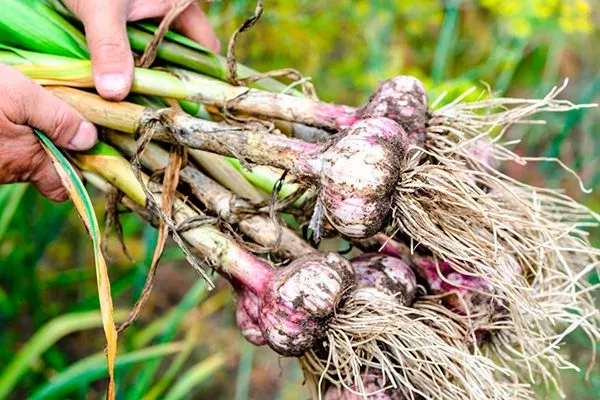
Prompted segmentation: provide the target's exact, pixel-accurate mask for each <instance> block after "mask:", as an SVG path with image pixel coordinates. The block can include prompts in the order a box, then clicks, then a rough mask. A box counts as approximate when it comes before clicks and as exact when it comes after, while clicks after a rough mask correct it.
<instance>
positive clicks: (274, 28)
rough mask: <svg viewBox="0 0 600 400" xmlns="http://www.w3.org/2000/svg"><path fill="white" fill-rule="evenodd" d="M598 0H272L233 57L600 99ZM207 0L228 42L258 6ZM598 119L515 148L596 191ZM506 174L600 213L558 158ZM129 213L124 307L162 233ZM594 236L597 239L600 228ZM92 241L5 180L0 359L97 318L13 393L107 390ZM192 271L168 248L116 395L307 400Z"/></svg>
mask: <svg viewBox="0 0 600 400" xmlns="http://www.w3.org/2000/svg"><path fill="white" fill-rule="evenodd" d="M592 6H593V3H592V2H591V0H589V1H586V0H531V1H518V0H503V1H499V0H480V1H475V0H469V1H467V0H463V1H459V0H454V1H445V2H442V1H438V0H420V1H417V0H410V1H409V0H379V1H376V2H372V1H366V0H358V1H356V0H353V1H350V0H340V1H335V2H315V1H309V0H297V1H292V0H273V1H269V2H267V4H266V10H265V14H264V16H263V17H262V19H261V20H260V21H259V22H258V24H257V25H256V26H255V27H253V28H252V29H251V30H250V31H248V32H246V33H244V34H242V35H241V37H240V42H239V43H238V46H237V55H238V58H239V59H240V60H242V61H243V62H244V63H245V64H246V65H249V66H251V67H253V68H255V69H257V70H261V71H267V70H273V69H277V68H283V67H294V68H296V69H298V70H299V71H301V72H302V73H303V74H304V75H305V76H310V77H312V79H313V82H314V83H315V85H316V87H317V89H318V92H319V94H320V96H321V97H322V98H323V99H325V100H329V101H336V102H341V103H347V104H359V103H360V102H361V101H362V100H364V99H365V98H366V97H367V96H368V95H369V93H370V92H371V91H372V90H373V89H374V87H375V86H376V84H377V80H379V79H383V78H386V77H390V76H393V75H397V74H412V75H415V76H417V77H419V78H421V79H422V80H423V81H424V82H425V83H426V85H427V87H428V89H429V90H430V93H431V99H430V100H431V101H433V100H435V98H436V97H437V96H438V95H440V94H441V93H443V92H448V94H447V96H446V98H445V99H444V101H449V100H451V99H452V98H454V97H456V96H457V95H459V94H461V93H462V92H464V91H465V90H466V89H468V88H469V87H471V86H473V85H477V86H479V87H480V88H482V89H483V88H485V84H484V83H482V82H485V83H487V84H489V85H490V87H491V89H492V90H494V91H499V92H505V93H507V94H509V95H511V94H514V95H519V96H522V97H532V96H541V95H543V94H544V93H545V92H547V91H548V89H549V88H551V87H552V86H553V85H555V84H557V83H560V82H561V81H562V79H563V78H564V77H567V76H568V77H570V78H571V84H570V86H569V88H568V90H567V92H566V94H565V96H566V97H568V98H570V99H572V100H573V101H575V102H600V74H599V73H598V71H600V57H598V54H597V50H596V51H594V49H597V48H600V29H599V26H600V23H599V22H598V19H599V18H600V10H599V9H596V10H594V9H593V8H592ZM207 8H208V13H209V15H210V17H211V19H212V20H213V22H214V24H215V26H216V29H217V31H218V32H219V35H220V37H221V38H222V39H223V41H224V42H225V41H226V40H227V38H229V36H230V35H231V33H232V32H233V31H234V30H235V29H236V28H237V27H238V26H239V24H240V23H241V22H242V20H243V19H244V18H245V17H246V16H247V15H249V14H250V13H251V12H252V10H253V8H254V2H253V1H250V0H234V1H220V2H211V3H210V4H209V5H208V6H207ZM40 23H41V22H40ZM48 29H52V27H48ZM80 39H81V38H78V37H77V35H75V34H74V36H72V38H71V39H70V40H72V41H73V49H75V50H72V52H70V53H65V55H71V54H72V55H75V56H85V51H84V50H81V49H82V48H84V47H81V46H79V44H80ZM48 45H53V44H48ZM224 47H226V46H224ZM77 49H79V50H77ZM61 51H62V50H61ZM473 95H474V96H476V95H477V94H476V93H475V94H473ZM599 114H600V113H598V112H597V111H592V112H583V113H582V112H579V111H573V112H571V113H568V114H567V115H562V116H553V117H552V118H551V119H549V121H548V124H547V125H545V126H541V127H535V128H531V129H527V130H523V129H521V130H514V131H512V132H510V135H511V136H512V137H513V138H514V137H523V138H524V140H523V141H522V142H521V143H520V144H519V145H518V147H517V149H518V150H519V151H521V152H523V153H527V154H532V155H537V156H546V157H555V156H559V157H561V158H562V159H563V160H565V162H566V163H567V164H569V165H570V166H572V167H574V168H575V169H576V170H577V171H578V172H579V173H580V174H581V176H582V177H583V179H584V182H586V183H587V186H588V187H592V188H598V187H600V170H599V169H598V168H597V165H600V130H599V128H598V127H599V126H600V115H599ZM508 170H509V172H510V173H512V174H515V175H520V176H521V179H524V180H526V181H529V182H532V183H538V184H545V185H549V186H554V187H556V186H561V187H563V188H564V189H565V190H566V191H568V192H569V193H570V194H572V195H574V196H576V197H578V198H579V199H580V200H582V201H584V202H585V203H586V204H588V205H589V206H590V207H592V208H593V209H595V210H596V211H600V197H599V194H598V192H596V193H594V194H592V195H588V196H580V195H579V192H578V190H577V184H576V183H575V182H573V180H572V179H571V178H570V177H569V176H568V174H565V173H564V172H563V171H562V170H561V169H560V168H558V167H557V166H556V165H554V164H551V163H540V164H539V165H536V164H532V165H530V166H528V167H527V168H523V167H520V166H513V167H510V168H509V169H508ZM95 200H96V201H95V204H97V205H98V207H97V210H96V212H97V214H98V215H101V212H102V211H103V210H102V206H101V204H102V203H103V201H102V199H101V198H100V196H98V195H96V196H95ZM122 220H123V227H124V233H125V238H126V242H127V244H128V247H129V250H130V252H131V253H132V255H133V258H134V259H135V260H136V261H134V262H131V261H129V260H128V259H127V258H126V257H125V256H124V255H122V253H121V252H120V251H119V245H118V243H117V241H116V240H115V239H112V240H111V241H110V243H109V245H110V246H109V248H110V250H111V251H110V254H111V255H112V258H113V259H112V262H110V267H109V274H110V277H111V283H112V295H113V299H114V300H115V304H116V307H118V308H120V309H123V308H126V307H130V306H131V305H132V304H133V302H134V301H135V299H136V298H137V297H138V295H139V292H140V290H141V288H142V286H143V283H144V278H145V274H146V272H147V266H148V265H149V261H150V259H151V257H152V250H153V247H154V243H155V240H156V232H155V230H154V229H152V228H149V227H147V226H146V225H145V224H144V223H143V222H142V221H141V220H140V219H139V218H137V217H135V216H133V215H128V214H125V215H123V218H122ZM593 235H595V239H594V240H595V243H596V245H600V235H599V234H598V232H597V230H596V232H593ZM87 240H88V239H86V237H85V236H84V235H82V232H81V226H80V221H79V219H78V217H77V216H76V213H75V212H74V210H73V207H72V206H71V205H69V204H59V205H57V204H53V203H51V202H49V201H47V200H44V199H42V198H41V197H40V196H39V195H38V194H37V193H36V192H35V191H34V190H33V189H32V188H29V187H28V186H25V185H22V184H19V185H3V186H0V365H1V366H8V365H11V364H10V363H11V362H13V363H14V362H15V360H17V361H19V359H18V357H19V354H22V353H19V351H23V349H25V350H26V349H28V348H32V346H34V345H35V344H36V343H38V342H39V340H40V339H39V338H40V337H41V335H44V336H45V332H47V331H48V327H49V326H56V325H57V324H59V323H60V322H61V321H62V322H65V321H68V320H69V318H72V317H73V316H74V315H75V316H76V315H79V314H76V313H84V314H82V315H92V314H86V313H94V314H93V315H94V318H95V319H94V321H95V322H94V323H92V322H87V323H85V321H87V320H86V319H85V318H83V317H82V318H81V319H80V320H79V323H75V328H77V329H71V330H69V331H68V332H67V331H64V334H65V335H58V334H55V335H54V336H53V337H52V338H50V337H49V336H48V337H47V338H48V340H50V339H53V340H52V341H51V342H48V343H47V346H46V345H44V346H41V347H40V346H38V347H37V348H38V349H39V351H37V352H36V353H35V354H33V353H32V357H28V358H27V360H24V361H22V362H20V361H19V362H20V363H21V364H20V365H19V367H18V369H19V371H22V372H20V377H19V379H18V380H16V381H15V386H14V389H13V392H12V394H11V395H10V397H11V398H15V399H17V398H24V397H27V396H32V395H34V394H37V395H43V394H45V393H56V394H55V395H54V397H51V398H65V397H66V396H67V395H68V397H69V398H74V399H75V398H90V399H94V398H101V397H102V396H103V394H104V391H105V389H106V381H105V379H104V378H105V377H106V370H103V369H102V368H101V366H100V365H99V364H98V361H97V360H99V359H100V358H99V355H98V354H97V353H98V352H101V351H102V348H103V346H104V342H103V334H102V331H101V330H100V329H99V328H97V327H99V326H100V325H99V319H98V318H99V317H98V312H97V310H98V300H97V291H96V283H95V279H96V277H95V272H94V269H93V267H92V265H93V260H94V259H93V252H92V249H91V248H90V247H89V245H88V244H87ZM596 279H597V278H596ZM196 281H197V276H196V275H195V273H194V272H193V271H191V269H190V268H188V267H187V266H186V263H185V261H183V256H182V254H181V253H180V251H179V250H178V249H176V248H171V249H169V250H168V251H167V253H165V255H164V257H163V261H162V267H161V269H160V270H159V275H158V278H157V284H156V287H155V289H154V292H153V295H152V296H151V299H150V301H149V303H148V304H147V305H146V307H145V309H144V311H143V313H142V316H141V319H140V321H139V322H138V323H136V324H135V325H134V326H132V327H131V328H130V329H129V330H127V331H126V332H125V333H124V334H122V335H121V338H120V344H119V345H120V348H119V354H120V357H118V358H117V364H116V371H115V372H116V377H117V392H118V396H119V397H120V398H126V399H130V398H131V399H136V398H140V394H141V393H145V394H146V396H147V397H148V398H163V397H164V396H166V395H172V396H173V397H174V398H182V397H185V396H186V395H187V396H188V397H192V396H194V395H196V397H197V396H198V393H200V391H202V398H209V397H210V396H212V397H214V398H223V399H229V398H234V397H235V398H236V399H244V398H257V399H259V398H260V399H269V398H273V399H275V398H278V399H296V398H305V397H307V396H306V393H305V392H304V391H303V389H302V388H301V381H302V378H301V374H300V372H299V370H298V368H297V366H294V364H293V363H291V362H288V361H283V362H282V363H281V365H282V367H281V369H280V367H279V365H278V362H277V358H276V357H275V356H274V355H273V354H272V353H271V352H269V351H268V350H266V349H257V350H255V351H254V350H249V346H247V345H245V344H244V342H243V339H242V338H241V337H240V335H239V333H238V332H237V330H236V329H235V328H234V326H233V318H232V317H233V316H232V311H231V307H230V304H231V301H230V300H231V294H230V293H229V291H228V290H227V289H221V286H218V288H217V290H215V291H214V292H211V293H208V292H207V291H206V289H205V287H204V285H203V284H202V283H201V282H200V281H197V282H200V283H194V282H196ZM217 282H218V281H217ZM88 318H90V317H88ZM57 321H58V322H57ZM59 325H60V324H59ZM55 329H56V328H55ZM69 332H70V333H69ZM67 333H68V334H67ZM588 346H589V345H588V344H587V342H586V341H585V340H583V338H582V336H581V337H580V336H576V337H575V338H574V339H573V340H571V342H570V344H569V346H568V349H567V351H569V352H571V353H572V355H573V356H574V358H575V359H576V360H578V361H579V363H580V364H584V363H585V361H586V360H589V357H590V353H591V351H590V349H589V347H588ZM2 373H3V372H0V380H1V374H2ZM234 377H236V378H234ZM208 378H209V379H208ZM564 379H565V381H566V385H565V386H566V387H567V388H568V390H569V393H568V397H569V398H578V399H586V398H589V399H592V398H597V397H598V396H599V394H600V371H598V368H596V369H595V370H593V371H592V375H591V380H590V382H589V384H583V383H582V381H583V372H580V373H576V372H566V373H565V375H564ZM51 390H52V391H54V390H56V392H51Z"/></svg>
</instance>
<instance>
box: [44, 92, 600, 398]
mask: <svg viewBox="0 0 600 400" xmlns="http://www.w3.org/2000/svg"><path fill="white" fill-rule="evenodd" d="M50 90H52V91H53V93H55V94H56V95H57V96H59V97H61V98H62V99H64V100H65V101H67V102H69V103H70V104H72V105H73V106H75V107H76V108H78V109H79V111H80V112H82V114H83V115H85V116H86V117H87V118H89V119H90V120H91V121H93V122H94V123H96V124H98V125H102V126H107V127H110V128H114V129H118V130H121V131H124V132H128V133H139V132H144V131H146V130H151V134H152V137H153V138H154V139H157V140H159V141H165V142H169V143H176V144H180V145H185V146H186V147H189V148H196V149H201V150H205V151H212V152H215V153H218V154H223V155H227V156H232V157H238V158H240V159H242V160H244V161H245V162H248V161H250V162H253V163H257V164H260V165H270V166H273V167H277V168H281V169H284V170H287V171H289V172H291V174H292V175H293V176H294V177H295V179H296V181H297V182H298V183H300V184H302V185H305V186H312V187H314V188H315V190H316V192H317V204H316V207H315V211H314V213H313V215H312V220H311V227H313V228H314V229H315V230H316V231H319V230H320V229H323V228H322V226H323V222H324V221H325V222H326V223H328V224H329V225H330V226H331V227H333V229H335V231H337V232H338V233H339V234H341V235H343V236H345V237H348V238H357V239H360V238H367V237H370V236H373V235H374V234H376V233H377V232H380V231H382V230H384V229H385V227H386V226H390V227H391V229H393V230H396V231H400V232H401V233H402V235H404V236H408V237H409V238H410V240H411V241H416V242H420V243H421V245H422V248H424V249H427V252H428V253H430V254H429V255H430V257H431V259H432V260H433V261H432V263H433V265H437V267H436V270H435V272H436V273H437V274H438V275H439V276H440V277H442V278H441V279H442V280H443V277H444V273H442V271H441V269H440V267H439V265H440V263H439V262H438V261H436V260H441V262H442V263H443V264H442V265H443V269H445V270H450V271H453V273H454V274H455V275H456V274H458V275H459V276H463V277H464V281H466V282H475V284H473V285H471V286H469V285H464V284H460V283H459V284H458V285H456V286H458V287H459V288H460V287H462V288H464V287H467V288H469V290H471V291H475V292H477V293H478V295H477V296H470V297H469V296H467V298H471V297H472V298H474V299H478V301H479V302H481V298H482V295H481V292H484V293H483V298H486V297H487V298H489V299H490V300H489V301H487V302H486V301H483V303H487V306H486V307H483V309H485V311H481V310H473V308H474V307H471V306H469V305H466V306H464V307H463V308H462V309H461V308H460V307H458V308H457V307H455V306H454V307H453V306H451V307H449V309H450V310H451V312H452V313H453V318H451V319H450V320H456V316H458V317H459V318H458V319H459V320H461V321H462V322H461V324H462V326H461V328H460V329H459V331H461V332H465V331H466V332H468V334H467V335H464V334H463V338H465V337H468V339H464V340H463V342H462V343H464V345H465V346H467V347H466V349H468V348H469V346H470V347H473V346H475V347H476V348H477V349H479V346H480V345H481V349H482V350H481V351H483V352H485V353H486V354H487V355H488V356H489V357H488V358H487V359H494V360H500V363H499V364H495V365H515V366H514V367H513V368H514V370H519V369H522V371H520V375H521V376H525V377H527V378H526V381H528V382H530V383H532V382H540V381H541V382H543V383H545V384H548V385H549V384H552V385H554V386H557V387H558V386H559V384H558V382H557V381H556V375H557V372H558V370H559V369H562V368H573V367H574V366H573V365H572V364H571V363H570V362H568V360H566V359H565V358H564V357H562V356H561V355H560V354H559V353H558V352H557V351H555V346H556V343H558V342H560V341H561V340H562V339H563V338H564V336H565V335H566V334H567V333H569V332H571V331H572V330H573V329H575V327H577V326H581V327H583V328H584V329H585V331H586V332H587V333H588V335H589V336H590V338H591V339H592V341H593V342H594V341H595V340H596V339H597V338H598V329H597V319H598V317H597V314H596V310H595V309H594V306H593V300H592V299H591V296H590V292H591V290H592V289H593V288H590V287H588V285H586V281H585V279H582V278H583V277H584V276H585V275H586V273H587V272H590V270H591V269H593V268H594V267H595V266H596V265H597V256H598V250H596V249H594V248H592V247H591V246H589V244H588V243H587V242H586V239H585V236H584V235H583V232H582V231H581V230H580V228H579V226H578V225H581V226H584V225H585V223H586V222H585V221H584V222H581V221H580V219H581V218H582V217H584V216H585V214H586V213H588V215H589V216H591V217H594V215H593V214H592V213H591V212H589V211H588V210H586V209H585V208H584V207H583V206H580V205H578V204H577V203H575V202H574V201H573V200H571V199H569V198H567V197H566V196H564V195H562V194H559V193H555V192H552V191H550V190H542V189H540V190H539V193H538V190H537V189H533V188H529V187H527V186H525V185H523V184H520V183H518V182H514V181H511V180H510V179H509V178H507V177H504V176H503V175H501V174H500V173H490V172H486V169H489V170H492V168H493V166H492V164H493V162H494V159H493V158H491V156H490V154H491V155H492V156H493V154H494V147H495V146H496V145H495V144H493V142H490V141H488V140H484V141H481V142H478V143H477V146H479V148H475V147H474V148H471V149H470V150H471V152H470V153H465V154H464V155H463V153H459V152H458V151H457V152H456V154H454V155H453V158H452V159H449V160H446V159H441V158H435V157H433V156H432V154H433V152H427V151H425V150H423V149H422V148H421V147H415V146H412V147H411V136H410V135H407V134H406V133H405V131H404V129H403V128H402V127H401V126H400V125H399V124H397V123H395V122H394V120H391V119H389V118H386V117H380V116H377V117H371V118H364V119H362V120H360V121H358V122H356V123H355V124H353V125H351V126H349V127H348V128H346V129H344V130H342V131H340V132H338V133H337V134H335V135H334V136H332V138H331V139H330V140H329V141H327V142H325V143H316V144H313V143H308V142H304V141H301V140H298V139H293V138H287V137H285V136H282V135H273V134H270V133H269V132H268V131H266V130H264V131H263V130H261V129H257V128H253V129H252V130H250V129H244V128H243V127H237V126H230V125H227V124H224V123H220V124H218V123H214V122H210V121H203V120H198V119H195V118H193V117H190V116H187V115H185V114H183V113H181V112H178V111H176V110H173V109H163V110H154V109H150V108H145V107H142V106H138V105H134V104H130V103H120V104H113V103H108V102H105V101H104V100H102V99H100V98H99V97H97V96H96V95H93V94H89V93H83V92H80V91H77V90H75V89H66V88H52V89H50ZM109 109H110V110H111V111H110V112H107V110H109ZM107 116H108V118H107ZM490 118H491V117H490ZM413 138H414V136H413ZM482 146H488V148H485V147H484V148H483V151H482V150H481V147H482ZM490 147H491V148H490ZM475 150H476V151H475ZM461 151H463V150H461ZM482 154H483V156H482ZM424 155H425V156H424ZM490 158H491V159H490ZM458 160H460V161H462V162H461V163H459V162H458ZM435 184H437V186H435ZM451 189H455V191H454V192H453V191H452V190H451ZM441 195H444V196H446V197H445V198H442V199H439V197H440V196H441ZM460 196H463V197H462V198H461V197H460ZM527 196H530V197H527ZM533 197H535V198H536V199H537V202H535V203H531V204H530V203H528V202H527V201H524V200H526V199H532V198H533ZM399 199H402V200H403V201H404V200H406V203H408V204H410V208H408V207H407V206H402V204H399ZM444 200H445V201H444ZM451 200H452V201H451ZM415 202H417V203H420V204H421V207H417V206H415ZM430 203H433V204H430ZM439 204H442V205H443V206H442V207H445V209H443V208H442V209H441V211H442V212H443V213H442V214H440V206H439ZM417 205H419V204H417ZM517 205H519V208H515V207H516V206H517ZM486 207H488V208H486ZM527 207H528V208H527ZM467 211H468V212H469V214H466V212H467ZM477 212H478V213H479V215H477V214H476V213H477ZM399 213H405V214H406V215H407V219H406V220H402V219H399V218H398V214H399ZM474 213H475V214H476V216H477V217H478V218H474V216H473V214H474ZM432 216H433V217H436V216H439V217H440V220H439V222H438V221H436V222H437V223H438V224H439V223H441V222H442V221H443V219H441V218H442V217H445V218H449V219H450V221H448V223H449V224H452V226H453V227H455V230H456V229H458V228H462V229H463V232H465V233H464V234H463V236H461V237H460V240H461V242H462V243H461V245H462V248H460V247H459V248H456V247H453V248H449V247H446V248H444V247H441V246H447V243H445V241H446V239H447V235H446V236H443V235H442V236H440V237H431V238H428V237H426V238H427V239H428V240H422V237H420V236H419V235H414V234H413V232H415V231H414V230H411V229H406V228H407V227H406V226H405V225H403V223H405V222H404V221H408V222H412V223H414V222H415V220H417V219H418V218H422V219H424V220H425V221H424V222H426V223H427V224H428V225H429V224H430V223H431V221H428V220H427V219H432ZM417 222H418V221H417ZM408 227H409V228H410V226H408ZM499 227H501V228H503V229H502V230H500V229H499ZM418 228H419V226H416V228H415V225H413V229H418ZM434 228H437V226H436V227H434ZM465 228H466V229H467V231H464V229H465ZM423 231H424V230H423V229H421V232H422V233H421V235H423V234H425V233H423ZM486 231H487V234H488V235H490V236H492V237H493V239H491V240H490V243H489V244H488V246H489V248H486V245H485V244H484V243H480V241H481V238H482V239H485V235H486ZM503 231H504V232H503ZM447 232H450V233H452V234H453V235H454V237H455V238H456V233H455V232H453V231H451V230H448V231H447ZM475 232H477V234H478V235H477V236H476V235H475ZM426 233H429V232H426ZM444 233H446V232H444ZM478 238H480V241H476V240H477V239H478ZM388 239H389V238H388ZM419 239H421V240H419ZM466 240H475V242H471V243H470V244H467V243H465V241H466ZM463 248H466V249H468V250H469V251H471V252H472V253H474V254H477V255H478V257H474V256H471V255H470V254H467V255H464V254H461V253H460V252H459V251H457V250H462V249H463ZM499 248H502V250H503V252H499V251H498V249H499ZM486 250H487V251H488V252H486ZM411 252H412V251H410V250H408V251H405V252H404V253H411ZM413 264H414V263H413ZM418 264H419V263H416V265H418ZM421 264H422V263H421ZM421 268H424V267H422V265H421ZM429 271H430V275H431V268H429ZM446 275H447V273H446ZM442 286H443V285H442ZM446 289H447V288H446ZM434 292H435V290H434ZM453 292H455V293H459V294H460V290H453ZM559 293H560V295H559ZM432 294H434V295H438V294H439V293H432ZM460 297H461V300H460V301H463V302H464V301H465V297H464V296H462V295H461V296H460ZM388 308H389V307H388ZM379 309H380V310H381V309H383V310H385V309H386V308H385V307H382V306H379ZM391 309H392V310H394V309H395V308H394V307H392V308H391ZM428 311H431V310H429V309H428ZM464 314H466V315H467V318H464ZM337 315H339V314H337ZM367 315H368V313H367ZM439 315H440V313H437V312H436V314H435V318H438V317H439ZM442 315H444V313H442ZM474 316H475V317H474ZM446 319H448V318H446ZM392 320H393V321H396V322H398V321H403V319H402V318H400V316H398V315H395V317H394V319H392ZM363 323H364V324H366V325H368V323H367V322H366V321H365V322H363ZM386 323H387V324H389V323H390V322H389V321H388V322H386ZM431 324H433V322H431V323H430V324H426V325H428V326H429V325H431ZM445 324H447V325H449V324H450V322H448V321H446V320H445ZM465 324H466V326H468V328H464V326H465ZM557 326H561V327H562V328H559V329H557ZM262 329H264V327H261V329H260V330H261V332H262ZM457 329H458V328H457ZM353 335H356V333H353ZM490 335H491V339H490V340H489V341H488V342H489V343H486V344H485V345H483V343H479V342H481V340H480V339H478V337H480V338H481V337H483V338H486V337H488V336H490ZM455 336H456V335H455ZM459 336H460V335H459ZM328 340H329V341H335V340H341V339H340V338H339V337H335V336H332V337H328ZM483 342H485V341H483ZM342 343H344V342H342ZM328 348H329V349H335V350H336V351H338V352H343V350H344V348H343V347H338V346H334V345H330V346H328ZM376 348H379V347H376ZM398 348H399V347H396V349H398ZM332 351H333V350H332ZM373 351H374V350H373V349H370V351H369V352H368V354H369V356H371V354H372V353H373ZM477 351H479V350H477ZM324 357H325V356H324V355H323V354H321V355H317V354H316V353H311V356H310V357H308V358H309V359H310V360H312V362H311V363H308V362H306V363H304V364H303V365H304V366H305V369H306V370H307V371H312V373H314V374H316V375H318V374H321V376H327V377H328V379H329V381H330V382H333V383H334V384H337V385H342V386H343V387H345V389H347V390H350V389H349V388H351V387H352V384H353V383H351V382H350V383H348V382H347V381H344V379H341V378H336V376H337V377H339V376H352V377H353V378H352V379H353V381H354V382H360V378H359V377H360V376H362V375H361V374H363V373H364V371H363V370H362V369H361V368H364V367H365V363H364V360H363V361H361V362H357V363H355V365H354V366H353V367H352V368H350V367H348V366H347V365H348V363H347V362H346V361H344V362H341V361H339V360H340V359H339V358H336V360H337V361H338V363H336V362H333V364H331V363H332V361H331V360H328V362H322V361H323V358H324ZM382 357H383V356H382ZM314 360H321V361H320V362H317V361H314ZM342 360H344V359H342ZM519 361H521V363H519ZM447 362H449V361H447ZM331 365H335V368H334V373H331V371H330V368H331ZM343 365H346V368H349V369H346V370H344V369H343V368H342V366H343ZM358 365H361V366H362V367H358ZM376 368H379V369H381V370H382V371H383V372H382V373H383V376H384V377H385V378H386V379H390V381H391V382H392V386H398V385H400V386H402V387H404V388H405V389H406V387H408V388H409V389H408V390H409V392H410V393H420V392H419V390H420V389H418V388H415V387H412V386H409V385H411V384H414V382H424V383H425V384H424V386H428V385H430V384H431V382H430V381H429V380H424V381H423V380H422V377H419V378H413V379H412V381H411V382H412V383H409V382H408V380H407V381H402V380H400V379H399V378H398V377H397V376H396V377H394V376H393V374H392V373H391V372H389V371H388V370H386V369H385V367H384V366H383V363H379V364H378V365H377V366H376ZM395 370H396V368H392V369H391V371H395ZM340 371H342V372H340ZM407 385H408V386H407ZM469 385H472V383H470V384H469ZM320 387H321V386H320V385H319V388H320ZM469 387H472V386H469ZM498 387H502V386H498ZM518 387H519V388H521V386H518ZM463 394H464V393H463ZM429 396H430V395H427V396H426V397H429ZM488 396H489V394H488ZM433 397H435V396H433Z"/></svg>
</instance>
